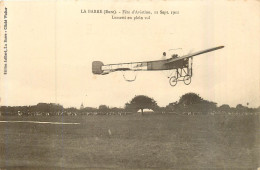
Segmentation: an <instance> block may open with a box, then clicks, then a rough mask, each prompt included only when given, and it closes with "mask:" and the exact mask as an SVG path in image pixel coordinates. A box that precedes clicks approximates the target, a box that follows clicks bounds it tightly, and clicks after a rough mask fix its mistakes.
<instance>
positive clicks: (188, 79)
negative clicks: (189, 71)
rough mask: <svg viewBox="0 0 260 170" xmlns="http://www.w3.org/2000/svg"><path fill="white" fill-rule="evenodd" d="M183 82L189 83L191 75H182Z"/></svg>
mask: <svg viewBox="0 0 260 170" xmlns="http://www.w3.org/2000/svg"><path fill="white" fill-rule="evenodd" d="M183 82H184V84H186V85H189V84H190V83H191V76H190V75H186V76H184V78H183Z"/></svg>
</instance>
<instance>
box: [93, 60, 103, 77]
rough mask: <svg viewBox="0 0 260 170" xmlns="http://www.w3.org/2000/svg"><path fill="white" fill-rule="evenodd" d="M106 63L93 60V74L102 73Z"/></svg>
mask: <svg viewBox="0 0 260 170" xmlns="http://www.w3.org/2000/svg"><path fill="white" fill-rule="evenodd" d="M103 65H104V64H103V63H102V62H101V61H93V62H92V73H93V74H102V73H103V70H102V66H103Z"/></svg>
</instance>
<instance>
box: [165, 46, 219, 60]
mask: <svg viewBox="0 0 260 170" xmlns="http://www.w3.org/2000/svg"><path fill="white" fill-rule="evenodd" d="M221 48H224V46H219V47H214V48H210V49H207V50H203V51H199V52H196V53H192V54H188V55H184V56H182V57H179V58H171V59H168V61H167V62H166V64H170V63H173V62H175V61H178V60H183V59H185V58H190V57H194V56H196V55H200V54H204V53H208V52H211V51H215V50H218V49H221Z"/></svg>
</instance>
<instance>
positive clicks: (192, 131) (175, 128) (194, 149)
mask: <svg viewBox="0 0 260 170" xmlns="http://www.w3.org/2000/svg"><path fill="white" fill-rule="evenodd" d="M3 120H7V121H17V120H22V121H49V122H74V123H80V124H74V125H69V124H68V125H59V124H33V123H22V122H20V123H17V122H16V123H4V122H2V123H0V169H1V168H7V169H10V168H11V169H12V168H13V169H257V167H259V166H260V165H259V163H260V161H259V160H260V155H259V153H260V152H259V146H260V142H259V139H260V138H259V137H260V134H259V132H260V131H259V130H260V128H259V117H258V116H256V115H254V116H252V115H250V116H235V115H234V116H232V115H228V116H227V115H226V116H225V115H217V116H216V115H215V116H211V115H196V116H181V115H178V116H176V115H144V116H140V115H128V116H74V117H72V116H65V117H43V116H38V117H14V116H13V117H11V116H10V117H0V121H3Z"/></svg>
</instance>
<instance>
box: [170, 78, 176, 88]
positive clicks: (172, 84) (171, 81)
mask: <svg viewBox="0 0 260 170" xmlns="http://www.w3.org/2000/svg"><path fill="white" fill-rule="evenodd" d="M177 81H178V78H176V77H175V76H172V77H171V78H170V80H169V82H170V85H171V86H173V87H174V86H176V84H177Z"/></svg>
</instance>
